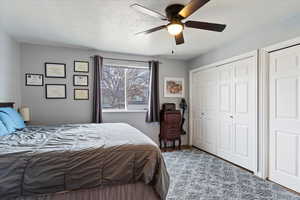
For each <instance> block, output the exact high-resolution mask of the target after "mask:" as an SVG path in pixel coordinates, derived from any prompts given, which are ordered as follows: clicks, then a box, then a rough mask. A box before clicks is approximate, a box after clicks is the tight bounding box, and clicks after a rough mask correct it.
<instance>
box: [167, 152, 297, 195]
mask: <svg viewBox="0 0 300 200" xmlns="http://www.w3.org/2000/svg"><path fill="white" fill-rule="evenodd" d="M163 155H164V158H165V161H166V165H167V168H168V171H169V174H170V177H171V184H170V189H169V194H168V198H167V199H168V200H241V199H242V200H300V196H298V195H297V194H295V193H292V192H289V191H287V190H285V189H284V188H283V187H281V186H279V185H277V184H274V183H271V182H269V181H265V180H262V179H260V178H257V177H256V176H254V175H252V174H251V173H249V172H247V171H245V170H243V169H240V168H238V167H236V166H234V165H232V164H230V163H227V162H225V161H223V160H221V159H219V158H216V157H214V156H212V155H209V154H207V153H205V152H202V151H199V150H196V149H193V150H183V151H174V152H165V153H163Z"/></svg>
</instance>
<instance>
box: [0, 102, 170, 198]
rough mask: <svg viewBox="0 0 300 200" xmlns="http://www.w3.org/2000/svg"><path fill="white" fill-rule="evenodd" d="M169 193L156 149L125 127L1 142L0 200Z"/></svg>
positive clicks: (37, 130)
mask: <svg viewBox="0 0 300 200" xmlns="http://www.w3.org/2000/svg"><path fill="white" fill-rule="evenodd" d="M1 106H2V107H3V106H7V104H5V105H4V104H3V103H0V107H1ZM10 106H11V105H10ZM168 187H169V175H168V172H167V170H166V167H165V163H164V160H163V157H162V155H161V152H160V150H159V148H158V147H157V145H156V144H155V143H154V142H153V141H152V140H151V139H149V138H148V137H147V136H145V135H144V134H143V133H141V132H140V131H138V130H137V129H135V128H133V127H131V126H130V125H128V124H123V123H103V124H65V125H59V126H29V127H26V128H25V129H23V130H19V131H16V132H14V133H13V134H11V135H7V136H2V137H0V196H1V199H18V200H38V199H49V200H63V199H70V200H71V199H72V200H76V199H78V200H79V199H80V200H121V199H123V200H127V199H128V200H135V199H136V200H137V199H138V200H158V199H166V196H167V192H168Z"/></svg>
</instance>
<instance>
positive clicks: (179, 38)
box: [175, 32, 184, 45]
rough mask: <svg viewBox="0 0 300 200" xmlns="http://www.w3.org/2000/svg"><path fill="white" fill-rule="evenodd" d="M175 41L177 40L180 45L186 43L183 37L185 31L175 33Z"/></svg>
mask: <svg viewBox="0 0 300 200" xmlns="http://www.w3.org/2000/svg"><path fill="white" fill-rule="evenodd" d="M175 41H176V45H180V44H183V43H184V37H183V33H182V32H181V33H179V34H178V35H175Z"/></svg>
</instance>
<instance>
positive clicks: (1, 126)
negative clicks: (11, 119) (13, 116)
mask: <svg viewBox="0 0 300 200" xmlns="http://www.w3.org/2000/svg"><path fill="white" fill-rule="evenodd" d="M8 134H9V132H8V130H7V128H6V126H5V125H4V124H3V122H2V121H0V136H4V135H8Z"/></svg>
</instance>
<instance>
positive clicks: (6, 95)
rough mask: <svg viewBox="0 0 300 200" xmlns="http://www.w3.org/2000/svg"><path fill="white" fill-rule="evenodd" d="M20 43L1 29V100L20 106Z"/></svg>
mask: <svg viewBox="0 0 300 200" xmlns="http://www.w3.org/2000/svg"><path fill="white" fill-rule="evenodd" d="M20 86H21V83H20V45H19V43H17V42H16V41H14V40H13V39H12V38H11V37H10V36H8V35H7V34H6V33H5V32H4V31H2V30H1V29H0V102H8V101H9V102H15V103H16V105H15V107H16V108H17V107H19V106H20V102H21V92H20Z"/></svg>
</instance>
